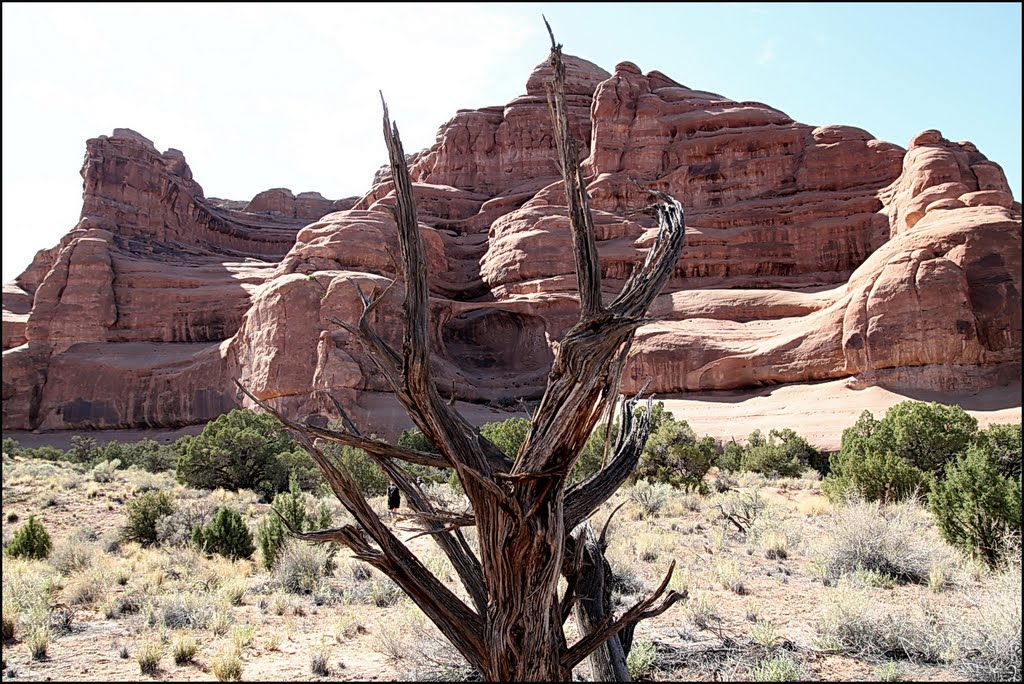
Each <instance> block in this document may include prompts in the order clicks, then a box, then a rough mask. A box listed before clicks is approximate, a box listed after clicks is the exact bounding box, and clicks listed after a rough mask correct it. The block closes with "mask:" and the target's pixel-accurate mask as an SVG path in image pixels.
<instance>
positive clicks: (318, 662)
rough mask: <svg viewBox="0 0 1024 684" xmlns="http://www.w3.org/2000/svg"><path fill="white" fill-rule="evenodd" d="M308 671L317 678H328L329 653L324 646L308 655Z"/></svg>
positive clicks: (329, 668)
mask: <svg viewBox="0 0 1024 684" xmlns="http://www.w3.org/2000/svg"><path fill="white" fill-rule="evenodd" d="M309 671H310V672H312V673H313V674H315V675H317V676H318V677H328V676H330V674H331V666H330V664H329V652H328V650H327V647H326V646H321V647H319V648H316V649H314V650H313V652H312V653H311V654H310V655H309Z"/></svg>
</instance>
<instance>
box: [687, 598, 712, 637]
mask: <svg viewBox="0 0 1024 684" xmlns="http://www.w3.org/2000/svg"><path fill="white" fill-rule="evenodd" d="M686 615H687V617H688V618H689V619H690V622H692V623H693V624H694V626H695V627H696V628H697V629H707V628H708V627H709V626H710V625H711V623H712V622H716V621H717V620H718V612H717V611H716V610H715V607H714V606H713V605H712V604H711V599H710V598H709V597H708V595H707V594H705V593H703V592H701V593H698V594H696V595H695V596H693V597H692V598H691V599H690V600H689V601H688V602H687V604H686Z"/></svg>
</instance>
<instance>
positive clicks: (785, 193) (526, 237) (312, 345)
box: [3, 58, 1021, 433]
mask: <svg viewBox="0 0 1024 684" xmlns="http://www.w3.org/2000/svg"><path fill="white" fill-rule="evenodd" d="M567 67H568V69H567V70H568V77H569V83H568V84H567V91H568V93H569V105H570V118H571V125H572V128H573V131H574V133H575V134H576V135H577V136H578V137H580V138H581V139H582V141H583V143H584V145H583V147H584V154H585V155H586V157H585V159H584V160H583V168H584V174H585V177H586V182H587V189H588V193H589V194H590V196H591V206H592V208H593V210H594V219H595V228H596V237H597V240H598V247H599V252H600V260H601V270H602V276H603V278H604V294H605V296H606V298H608V299H609V300H610V298H611V297H613V296H614V295H615V294H616V293H617V292H618V290H619V288H620V287H621V285H622V283H623V281H624V280H625V279H626V278H627V277H628V276H629V274H630V272H631V271H632V269H633V268H634V267H635V266H636V264H638V263H639V261H640V260H641V259H643V258H644V255H645V250H646V249H647V248H648V247H649V246H650V245H651V244H652V242H653V239H654V234H655V230H656V227H655V226H654V225H653V223H652V221H651V220H650V219H649V218H648V217H647V216H646V215H644V214H642V213H640V212H639V211H638V210H640V209H642V208H643V206H644V205H645V204H646V202H647V196H646V195H645V194H644V193H643V192H642V191H641V190H640V189H639V188H638V187H637V185H636V183H635V182H634V180H636V181H639V182H640V183H642V184H644V185H647V186H649V187H653V188H656V189H659V190H663V191H665V192H668V193H670V194H672V195H674V196H675V197H678V198H679V199H680V200H681V201H682V202H683V204H684V206H685V208H686V217H687V244H686V248H685V249H684V251H683V254H682V256H681V257H680V260H679V263H678V265H677V267H676V270H675V273H674V274H673V277H672V278H671V280H670V282H669V284H668V286H667V287H666V289H665V291H664V293H663V294H662V295H661V296H660V297H659V298H658V299H657V300H656V301H655V303H654V306H653V307H652V310H651V312H650V315H651V318H652V322H651V323H650V324H648V325H646V326H644V327H642V328H641V329H640V330H638V332H637V335H636V341H635V343H634V346H633V350H632V352H631V354H630V357H629V361H628V363H627V366H626V372H625V375H624V378H623V386H622V390H623V391H624V392H636V391H638V390H639V389H640V388H641V387H642V386H643V385H644V384H645V383H650V384H649V385H648V391H653V392H656V393H658V394H659V395H666V394H676V393H685V392H698V391H708V390H728V389H739V388H748V387H756V386H760V385H770V384H778V383H803V382H809V381H816V380H827V379H836V378H853V379H855V380H856V381H857V382H859V383H862V384H872V383H881V382H887V381H889V380H892V379H893V378H898V380H899V382H900V383H901V386H904V387H906V386H918V387H920V388H922V389H932V390H942V391H948V390H949V389H950V388H956V387H957V386H958V383H961V384H962V385H963V386H965V387H968V386H969V387H970V388H973V389H977V388H978V387H982V386H984V385H986V384H992V383H999V382H1005V381H1007V380H1008V379H1013V378H1016V379H1019V377H1020V357H1021V354H1020V350H1021V332H1020V331H1021V320H1020V319H1021V302H1020V292H1021V217H1020V204H1019V203H1016V202H1014V200H1013V197H1012V195H1011V194H1010V191H1009V187H1008V185H1007V183H1006V179H1005V176H1004V175H1003V173H1002V170H1001V169H1000V168H999V166H998V165H997V164H995V163H994V162H992V161H989V160H988V159H986V158H985V157H984V155H982V154H981V153H980V152H979V151H978V150H977V149H976V148H975V147H974V146H973V145H972V144H970V143H965V142H960V143H953V142H950V141H948V140H945V139H944V138H943V137H942V135H941V134H940V133H939V132H938V131H925V132H923V133H921V134H920V135H918V136H916V137H915V138H914V139H913V140H911V141H910V145H909V147H908V149H907V150H906V151H904V150H903V149H902V148H900V147H898V146H897V145H894V144H891V143H888V142H884V141H880V140H876V139H875V138H874V137H873V136H872V135H871V134H870V133H868V132H867V131H864V130H862V129H859V128H855V127H852V126H819V127H814V126H809V125H805V124H802V123H798V122H795V121H793V120H792V119H791V118H790V117H788V116H787V115H786V114H784V113H783V112H780V111H778V110H776V109H774V108H772V107H770V106H768V105H764V104H761V103H757V102H736V101H733V100H730V99H728V98H726V97H724V96H722V95H717V94H715V93H710V92H706V91H700V90H693V89H691V88H688V87H686V86H684V85H682V84H680V83H678V82H676V81H674V80H672V79H671V78H669V77H668V76H666V75H664V74H662V73H661V72H657V71H652V72H648V73H647V74H644V73H643V72H642V71H641V69H640V68H639V67H637V66H636V65H634V64H632V63H629V62H623V63H621V64H619V65H617V66H616V67H615V69H614V73H612V74H609V73H608V72H606V71H604V70H602V69H601V68H600V67H597V66H596V65H594V64H591V63H590V62H587V61H585V60H581V59H578V58H568V59H567ZM548 71H549V67H548V66H547V65H546V63H545V64H543V65H541V66H539V67H538V68H537V69H536V70H535V71H534V72H533V74H532V75H531V76H530V77H529V80H528V82H527V86H526V94H525V95H523V96H521V97H519V98H516V99H515V100H513V101H512V102H510V103H509V104H508V105H505V106H498V107H486V108H483V109H480V110H472V111H470V110H462V111H459V112H458V113H457V114H456V115H455V116H454V117H453V118H452V119H451V120H450V121H448V122H447V123H446V124H445V125H444V126H442V127H441V129H440V131H439V132H438V137H437V142H436V144H435V145H434V146H433V147H431V148H430V149H428V150H424V151H422V152H420V153H418V154H414V155H410V157H409V159H410V165H411V174H412V178H413V181H414V195H415V199H416V203H417V209H418V218H419V221H420V224H421V226H420V228H421V231H420V232H421V235H422V236H423V242H424V246H425V250H426V255H427V263H426V268H427V273H428V279H429V284H430V292H431V299H430V321H431V338H432V345H433V358H432V361H433V367H434V371H435V375H436V379H437V383H438V388H439V390H440V391H441V392H442V394H443V395H444V396H448V395H450V394H454V396H455V398H456V399H460V400H463V401H472V402H477V403H483V402H486V403H490V404H492V405H504V406H507V405H511V404H513V403H514V402H515V401H516V400H517V399H518V398H527V399H529V398H537V397H539V395H540V393H541V392H542V391H543V388H544V384H545V381H546V376H547V372H548V370H549V368H550V364H551V361H552V359H553V357H554V350H555V348H556V347H557V342H558V340H559V339H560V338H561V337H562V335H564V333H565V331H566V330H567V329H568V328H569V327H570V326H571V325H572V324H573V323H575V321H576V318H577V315H578V308H577V307H578V304H577V299H576V276H575V272H574V265H573V256H572V245H571V238H570V234H569V227H568V219H567V218H566V211H565V198H564V188H563V185H562V182H561V178H560V174H559V172H558V168H557V165H556V163H555V153H554V149H553V146H552V136H551V124H550V118H549V114H548V109H547V102H546V98H545V95H544V81H545V80H546V78H547V77H548V75H549V74H548ZM83 176H84V178H85V188H86V193H85V206H84V208H83V218H82V221H81V222H80V223H79V225H78V226H77V227H76V229H75V230H73V231H71V232H70V233H69V234H68V235H67V236H66V237H65V238H64V239H63V240H62V241H61V244H60V245H58V246H57V247H55V248H53V249H50V250H44V251H42V252H40V253H39V255H38V256H37V258H36V262H35V263H34V264H33V265H32V266H31V267H30V268H29V269H28V270H27V271H26V272H25V274H23V275H22V276H21V277H20V278H19V279H18V283H17V287H14V286H12V287H10V288H5V290H4V346H5V349H6V350H7V351H5V352H4V379H3V398H4V427H5V428H6V429H12V428H36V427H42V428H61V427H127V426H176V425H181V424H185V423H192V422H200V421H204V420H208V419H209V418H212V417H213V416H215V415H217V414H218V413H220V412H222V411H225V410H227V409H229V408H231V407H234V406H237V405H240V404H241V403H242V402H241V397H240V396H239V394H238V393H237V391H236V389H235V387H234V384H233V380H234V379H235V378H238V379H239V380H241V381H242V382H243V383H244V384H245V385H246V386H247V387H248V388H250V389H251V390H252V391H253V392H254V393H256V394H257V396H259V397H261V398H263V399H266V400H269V401H271V402H272V403H274V404H276V405H278V406H280V407H281V408H284V409H285V410H286V411H288V412H289V414H290V415H293V416H295V417H297V418H306V417H309V416H313V415H317V416H319V417H321V418H322V417H323V416H325V415H333V414H334V413H335V410H334V407H333V400H332V399H331V397H332V396H333V399H334V400H337V401H339V402H341V403H342V404H343V405H344V406H346V407H347V409H348V410H349V411H350V413H351V414H352V415H355V416H362V417H363V418H366V419H368V422H367V423H366V424H365V425H364V427H365V428H366V429H368V430H375V429H376V430H379V431H381V432H382V433H390V432H393V426H391V425H387V424H383V423H374V421H373V411H372V410H365V409H366V408H367V407H369V406H370V405H371V404H372V403H373V402H372V401H371V400H370V399H368V397H372V396H379V395H378V393H381V392H388V391H389V389H390V388H388V387H387V386H386V385H385V383H384V382H383V380H382V378H381V376H380V374H379V373H378V372H377V371H376V369H375V368H374V367H373V365H372V363H371V362H370V361H369V359H368V358H367V356H366V354H365V353H364V351H363V350H362V349H361V347H360V346H359V345H358V344H357V343H356V341H355V340H354V339H353V338H352V337H351V335H350V334H349V333H348V332H346V331H345V329H344V327H343V326H342V325H339V321H340V322H343V323H347V324H355V323H356V321H357V320H358V319H359V316H360V314H361V312H362V310H363V297H367V298H376V297H382V300H381V301H380V303H379V305H377V306H376V308H375V309H374V311H373V313H372V315H371V317H370V318H371V323H372V324H373V325H374V327H375V329H376V330H377V331H378V332H379V333H380V334H381V336H382V337H383V338H384V339H385V340H386V341H387V342H388V343H389V344H391V345H392V346H393V347H395V348H396V349H400V348H401V342H402V340H401V336H402V321H403V316H404V314H403V311H402V301H403V298H404V291H403V290H404V288H403V285H402V282H401V274H400V273H398V268H397V266H396V262H397V261H399V260H400V254H399V247H398V243H397V237H396V228H395V222H394V218H393V216H392V213H391V208H392V207H393V205H394V203H395V195H394V190H393V185H392V183H391V180H390V173H389V172H387V171H384V172H378V174H376V175H375V177H374V178H373V184H372V187H371V189H370V190H369V191H368V192H367V193H366V194H365V195H364V196H362V197H360V198H349V199H346V200H337V201H331V200H327V199H325V198H323V197H322V196H320V195H319V194H318V193H300V194H298V195H293V194H292V192H291V191H290V190H287V189H283V188H277V189H272V190H268V191H266V192H263V193H260V194H258V195H257V196H256V197H254V198H253V199H252V200H251V201H249V202H233V201H231V200H219V199H209V200H208V199H205V198H204V195H203V191H202V189H201V188H200V187H199V185H198V184H197V183H196V182H195V181H194V180H193V178H192V174H191V171H190V170H189V169H188V165H187V164H186V163H185V159H184V156H183V155H182V154H181V153H180V152H177V151H176V150H169V151H167V152H164V153H162V154H161V153H159V152H157V150H156V148H155V147H153V145H152V143H151V142H150V141H148V140H146V139H145V138H143V137H142V136H140V135H138V134H136V133H134V132H131V131H127V130H126V129H118V130H117V131H115V134H114V135H113V136H110V137H104V136H101V137H100V138H97V139H95V140H91V141H89V153H88V154H87V159H86V163H85V166H84V167H83ZM396 277H397V282H395V284H394V285H392V282H393V280H394V279H396ZM27 302H33V303H32V305H31V309H29V306H28V305H27ZM93 376H96V377H97V378H98V379H97V380H96V381H94V382H91V383H88V384H87V386H83V384H82V383H80V382H76V379H80V378H82V377H93ZM887 378H888V379H889V380H886V379H887ZM381 420H383V419H381Z"/></svg>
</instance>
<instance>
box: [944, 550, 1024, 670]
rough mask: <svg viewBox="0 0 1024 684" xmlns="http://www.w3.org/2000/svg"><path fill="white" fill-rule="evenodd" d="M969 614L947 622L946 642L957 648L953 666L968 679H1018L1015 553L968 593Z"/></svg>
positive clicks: (1018, 564) (1018, 572)
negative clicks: (948, 636)
mask: <svg viewBox="0 0 1024 684" xmlns="http://www.w3.org/2000/svg"><path fill="white" fill-rule="evenodd" d="M972 593H973V595H971V596H970V599H971V601H970V603H971V605H973V606H975V607H976V608H975V610H974V611H973V612H972V613H968V614H966V615H965V614H963V613H962V612H961V613H958V614H957V615H956V616H951V619H950V620H949V625H950V630H951V632H952V635H951V637H950V641H951V642H952V643H953V644H955V645H956V646H957V647H958V648H957V649H956V653H955V655H954V657H953V658H952V661H953V666H954V667H955V668H956V669H957V670H958V671H960V672H962V673H963V674H965V675H966V676H968V677H970V678H971V679H977V680H980V681H989V682H993V681H1001V682H1011V681H1018V682H1019V681H1020V679H1021V617H1022V616H1021V557H1020V548H1019V547H1018V548H1017V549H1015V551H1014V553H1013V554H1011V559H1010V560H1009V561H1008V562H1006V564H1005V565H1004V566H1003V567H1002V568H1001V571H1000V572H999V573H997V574H995V575H994V576H992V577H991V578H990V580H989V581H988V582H987V583H986V584H985V586H983V587H982V589H981V590H980V591H976V592H972Z"/></svg>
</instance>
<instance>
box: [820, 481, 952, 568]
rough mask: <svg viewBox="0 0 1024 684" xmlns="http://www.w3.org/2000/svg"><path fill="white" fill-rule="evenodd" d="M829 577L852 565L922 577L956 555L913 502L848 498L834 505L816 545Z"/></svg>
mask: <svg viewBox="0 0 1024 684" xmlns="http://www.w3.org/2000/svg"><path fill="white" fill-rule="evenodd" d="M816 551H817V553H816V555H817V557H818V560H819V562H820V563H821V570H822V574H823V575H824V578H825V579H826V581H828V582H835V581H836V580H838V579H839V578H840V577H842V576H844V575H847V574H850V573H853V572H855V571H857V570H869V571H874V572H878V573H882V574H885V575H888V576H890V577H892V578H893V579H895V580H897V581H901V582H915V583H916V582H921V583H923V582H927V581H928V575H929V573H930V572H931V570H932V568H933V567H935V566H936V565H947V566H948V565H949V564H951V563H952V562H953V559H954V558H955V553H954V552H953V550H952V549H951V548H950V547H949V546H947V545H946V544H945V543H944V542H942V540H941V539H939V537H938V534H937V533H936V531H935V526H934V524H933V523H932V522H931V520H930V518H929V517H928V515H927V512H926V511H924V509H922V508H921V506H919V505H918V504H917V503H915V502H905V503H900V504H894V505H889V506H883V505H881V504H879V503H878V502H865V501H850V502H848V503H846V504H845V505H842V506H838V507H837V508H835V509H834V510H833V511H832V513H831V515H830V520H829V525H828V529H827V531H826V534H825V535H824V537H823V539H822V541H821V543H820V544H819V545H818V548H817V550H816Z"/></svg>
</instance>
